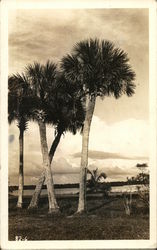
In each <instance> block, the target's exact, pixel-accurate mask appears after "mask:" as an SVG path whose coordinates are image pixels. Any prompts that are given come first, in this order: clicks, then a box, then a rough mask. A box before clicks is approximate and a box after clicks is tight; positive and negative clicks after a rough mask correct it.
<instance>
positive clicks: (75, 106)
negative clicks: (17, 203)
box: [28, 73, 85, 209]
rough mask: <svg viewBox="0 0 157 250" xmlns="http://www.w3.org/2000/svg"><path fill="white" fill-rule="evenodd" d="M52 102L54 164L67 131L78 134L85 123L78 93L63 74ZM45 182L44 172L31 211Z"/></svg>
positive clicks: (51, 151)
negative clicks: (54, 116)
mask: <svg viewBox="0 0 157 250" xmlns="http://www.w3.org/2000/svg"><path fill="white" fill-rule="evenodd" d="M51 102H54V103H53V105H54V106H55V111H56V114H57V122H56V124H55V125H56V128H55V139H54V141H53V142H52V145H51V147H50V150H49V161H50V164H51V163H52V160H53V157H54V154H55V152H56V149H57V147H58V145H59V142H60V139H61V136H62V135H63V134H65V133H66V132H67V131H69V132H71V133H73V134H74V135H75V134H76V132H77V131H79V130H81V129H82V126H83V121H84V116H85V115H84V107H83V105H82V103H81V101H80V99H78V97H77V91H76V89H75V88H72V86H70V84H69V83H68V82H67V81H66V79H65V77H64V75H63V74H61V73H60V74H58V77H57V80H56V85H55V89H53V93H52V99H51ZM44 181H45V171H43V172H42V174H41V176H40V178H39V180H38V183H37V185H36V188H35V191H34V194H33V196H32V199H31V202H30V205H29V207H28V208H29V209H32V208H37V206H38V200H39V197H40V193H41V190H42V186H43V184H44Z"/></svg>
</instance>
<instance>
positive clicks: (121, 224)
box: [1, 1, 156, 250]
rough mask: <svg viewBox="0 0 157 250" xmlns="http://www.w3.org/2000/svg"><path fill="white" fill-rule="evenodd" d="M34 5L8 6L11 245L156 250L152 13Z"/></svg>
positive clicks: (142, 9)
mask: <svg viewBox="0 0 157 250" xmlns="http://www.w3.org/2000/svg"><path fill="white" fill-rule="evenodd" d="M50 2H51V3H52V2H53V1H50ZM126 2H127V1H126ZM150 2H151V1H150ZM29 3H33V1H29ZM29 3H28V2H27V4H26V2H25V5H24V7H22V5H21V7H20V6H18V4H17V5H16V3H14V4H13V5H11V7H10V8H7V14H8V16H7V26H8V32H7V40H8V48H7V53H8V60H7V65H8V67H7V76H6V77H7V85H6V93H7V94H6V107H7V109H6V118H7V123H6V124H7V126H5V127H6V130H7V131H8V132H7V133H8V142H7V143H8V144H7V145H8V147H7V154H6V157H4V158H3V159H4V161H3V162H5V161H6V165H7V167H6V168H7V173H6V175H7V176H6V179H5V182H6V184H5V185H7V186H8V190H7V192H6V193H5V195H6V203H5V204H7V206H6V210H7V213H8V215H7V216H6V221H7V223H8V227H7V237H8V239H7V240H8V242H10V244H11V243H12V244H13V245H10V246H19V248H17V249H25V248H20V246H24V245H14V244H18V243H19V244H26V245H27V243H31V242H32V248H30V247H29V249H35V248H33V247H35V246H37V245H35V244H34V243H35V242H37V244H38V243H39V242H42V241H43V242H46V241H48V242H49V245H48V249H51V248H52V249H55V246H56V245H55V242H56V244H57V242H62V243H63V245H62V246H63V248H64V247H65V248H68V249H72V248H71V247H70V246H71V245H70V244H71V242H72V244H74V243H75V241H76V242H78V243H76V244H74V245H75V249H76V247H77V248H79V249H80V248H81V247H85V246H86V247H85V248H87V246H88V244H87V245H86V244H85V245H84V244H81V242H86V243H88V242H91V243H92V242H99V241H101V245H100V248H101V249H102V247H103V249H105V248H106V246H108V245H105V242H106V244H107V242H111V243H112V241H113V242H114V241H115V242H120V243H121V242H123V241H125V242H127V241H128V240H130V241H131V242H134V246H136V242H138V241H139V242H140V241H142V242H146V245H145V246H147V249H148V247H150V248H154V249H155V247H156V245H155V244H156V242H155V241H154V238H153V237H154V236H151V231H152V229H153V228H154V233H155V232H156V231H155V230H156V227H155V224H152V222H151V220H152V217H151V214H152V216H154V217H153V218H154V220H155V221H156V217H155V215H154V212H155V211H154V208H155V205H156V200H155V199H154V198H153V197H154V196H153V194H152V196H151V192H152V188H153V185H156V184H155V183H153V182H154V180H155V179H153V178H156V177H153V176H155V175H156V174H155V173H156V172H155V168H156V161H155V157H154V152H155V150H156V149H155V147H156V144H155V141H156V140H154V139H155V137H156V132H155V130H156V127H154V129H152V126H154V125H156V124H153V121H154V120H155V118H156V113H154V114H153V110H154V109H153V108H152V109H151V107H153V106H154V107H155V106H156V103H155V105H154V104H153V105H152V104H151V102H152V100H153V101H154V97H153V96H154V95H153V92H154V93H155V91H154V90H153V87H152V86H154V85H153V84H154V81H153V77H152V76H151V77H150V74H151V75H152V71H151V72H150V68H151V67H150V65H152V64H151V55H152V52H151V42H152V41H153V39H152V38H151V32H152V27H151V23H152V22H151V20H150V19H151V16H150V13H151V11H150V6H149V4H148V6H146V7H145V5H143V6H142V4H141V5H140V7H139V6H138V7H136V5H135V6H134V5H132V7H130V6H128V7H127V6H126V5H125V6H123V7H122V5H120V6H121V7H117V6H116V7H114V5H113V6H111V7H110V5H107V6H106V7H105V5H104V6H102V7H101V8H100V6H99V5H98V7H96V5H91V6H90V4H88V7H87V6H86V5H85V6H84V5H80V6H79V5H76V6H74V5H71V6H70V4H69V5H64V4H63V5H60V7H57V6H58V5H57V6H56V7H55V5H54V6H53V7H52V6H50V7H48V6H47V5H46V4H45V7H44V8H41V7H39V6H38V5H37V3H36V4H34V5H29ZM111 3H112V1H111ZM111 5H112V4H111ZM8 6H9V5H8ZM43 6H44V5H43ZM62 6H63V7H62ZM153 6H154V5H153ZM151 8H152V7H151ZM152 9H153V8H152ZM151 70H152V69H151ZM150 79H151V81H150ZM151 93H152V95H151ZM152 114H153V117H154V118H151V117H152ZM150 131H151V132H150ZM6 140H7V139H6ZM6 158H7V160H6ZM2 169H3V164H2ZM5 171H6V170H5ZM2 181H4V180H3V179H2V178H1V182H2ZM2 192H3V191H2ZM155 192H156V186H155V187H154V194H155ZM3 197H4V194H3ZM151 197H152V198H151ZM153 202H154V203H155V205H153ZM3 211H4V210H3ZM150 211H151V213H150ZM150 240H152V241H153V243H151V244H153V245H149V241H150ZM79 242H80V245H79ZM128 242H129V241H128ZM147 242H148V243H147ZM66 244H67V245H66ZM111 245H112V244H111ZM29 246H31V245H29ZM39 246H40V244H39ZM41 246H42V249H44V248H43V246H44V245H41ZM93 246H96V243H95V245H93ZM114 246H116V244H115V245H114ZM117 246H118V243H117ZM124 246H125V247H129V244H125V245H123V247H124ZM137 246H139V245H138V244H137ZM143 246H144V245H143ZM130 247H131V244H130ZM97 248H98V249H99V244H98V243H97ZM134 248H135V247H134ZM2 249H3V248H2ZM4 249H7V250H8V249H12V248H4ZM13 249H16V248H13ZM26 249H28V248H26ZM36 249H37V248H36ZM39 249H40V247H39ZM45 249H47V248H46V245H45ZM57 249H58V248H57ZM60 249H61V248H60ZM90 249H93V248H92V247H91V248H90Z"/></svg>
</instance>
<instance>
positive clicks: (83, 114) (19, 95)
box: [8, 39, 135, 213]
mask: <svg viewBox="0 0 157 250" xmlns="http://www.w3.org/2000/svg"><path fill="white" fill-rule="evenodd" d="M134 80H135V73H134V71H133V70H132V69H131V66H130V65H129V59H128V56H127V54H126V53H125V52H124V51H123V50H121V49H119V48H115V46H114V44H113V43H112V42H110V41H104V40H102V41H100V40H98V39H88V40H84V41H81V42H79V43H77V44H76V45H74V47H73V49H72V52H71V54H68V55H66V56H64V57H63V58H62V59H61V62H60V65H56V64H54V63H53V62H51V61H47V63H46V64H40V63H37V62H35V63H34V64H31V65H28V66H26V68H25V70H24V72H23V73H21V74H14V75H12V76H10V77H9V84H8V86H9V94H8V114H9V123H11V122H12V121H14V120H16V121H17V126H18V128H19V145H20V159H19V162H20V164H19V193H18V202H17V207H22V196H23V184H24V183H23V178H24V177H23V176H24V175H23V150H24V149H23V140H24V132H25V130H26V129H27V127H28V121H30V120H32V121H36V122H37V123H38V125H39V132H40V142H41V152H42V157H43V163H42V164H43V172H42V174H41V176H40V178H39V181H38V183H37V186H36V188H35V191H34V194H33V197H32V200H31V202H30V205H29V208H35V207H37V206H38V200H39V196H40V193H41V190H42V185H43V184H44V182H46V185H47V191H48V200H49V212H50V213H53V212H58V211H59V207H58V204H57V201H56V198H55V193H54V185H53V176H52V173H51V163H52V160H53V156H54V154H55V151H56V148H57V146H58V144H59V142H60V139H61V136H62V135H63V134H64V133H66V131H70V132H72V133H73V134H76V132H77V131H81V133H82V153H81V166H80V185H79V186H80V191H79V203H78V209H77V212H78V213H82V212H85V211H86V177H87V167H88V144H89V133H90V126H91V122H92V116H93V113H94V108H95V103H96V98H97V97H98V96H100V97H102V98H103V97H104V96H111V95H113V96H114V97H115V98H119V97H120V96H121V95H122V94H126V95H127V96H132V95H133V93H134V89H135V84H134ZM47 123H48V124H52V126H53V127H54V128H55V138H54V141H53V142H52V145H51V147H50V150H48V145H47V137H46V124H47Z"/></svg>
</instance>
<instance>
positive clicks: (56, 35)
mask: <svg viewBox="0 0 157 250" xmlns="http://www.w3.org/2000/svg"><path fill="white" fill-rule="evenodd" d="M148 32H149V30H148V10H147V9H75V10H73V9H66V10H61V9H60V10H55V9H49V10H43V9H42V10H35V9H33V10H24V9H23V10H16V11H15V10H12V11H10V12H9V74H12V73H16V72H22V70H23V69H24V67H25V66H26V65H27V64H28V63H33V62H34V61H38V62H41V63H44V62H46V61H47V60H48V59H50V60H53V61H54V62H57V63H58V62H59V61H60V59H61V58H62V56H64V55H65V54H67V53H70V51H71V50H72V47H73V45H74V44H75V43H76V42H78V41H80V40H83V39H86V38H95V37H97V38H100V39H106V40H111V41H113V42H114V43H115V46H118V47H120V48H122V49H123V50H124V51H126V52H127V53H128V56H129V58H130V64H131V65H132V68H133V69H134V71H135V73H136V93H135V95H134V96H133V97H131V98H128V97H126V96H123V97H122V98H120V99H119V100H115V99H114V98H105V99H104V100H103V101H102V100H100V99H98V100H97V102H96V108H95V112H94V117H93V121H92V128H91V132H90V143H89V150H90V152H89V167H90V168H91V169H94V168H96V167H98V168H99V169H100V171H104V172H106V173H107V176H108V181H109V180H125V179H126V177H127V176H132V175H135V174H136V173H137V170H136V167H135V165H136V163H140V162H141V163H143V162H148V160H149V143H148V142H149V112H148V111H149V100H148V96H149V93H148V92H149V81H148V80H149V72H148V56H149V51H148V48H149V44H148ZM9 129H10V137H9V173H10V182H11V183H12V184H17V175H18V129H17V127H16V124H12V125H11V126H10V128H9ZM47 135H48V143H49V146H50V145H51V142H52V140H53V138H54V137H53V136H54V131H53V128H52V127H50V126H49V127H48V128H47ZM80 151H81V136H80V135H79V134H77V135H76V136H72V135H71V134H68V133H67V134H66V135H65V136H64V137H63V138H62V140H61V143H60V145H59V147H58V149H57V152H56V155H55V158H54V162H53V164H52V171H53V172H54V180H55V182H56V183H63V182H78V172H79V166H80ZM41 163H42V159H41V151H40V141H39V133H38V126H37V125H36V124H30V125H29V129H28V131H27V132H26V134H25V166H24V168H25V182H26V184H28V183H36V180H37V177H38V176H39V175H40V173H41V171H42V166H41Z"/></svg>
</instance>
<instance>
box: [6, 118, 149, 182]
mask: <svg viewBox="0 0 157 250" xmlns="http://www.w3.org/2000/svg"><path fill="white" fill-rule="evenodd" d="M10 134H13V135H14V141H12V143H10V144H9V173H10V176H14V177H15V176H17V175H18V155H19V152H18V150H19V147H18V128H17V127H16V125H15V124H12V125H11V127H10ZM53 134H54V130H53V129H52V127H50V126H48V128H47V137H48V144H49V147H50V145H51V143H52V140H53ZM81 140H82V137H81V135H80V134H79V133H78V134H77V135H75V136H73V135H72V134H70V133H67V134H66V135H65V136H63V138H62V139H61V141H60V144H59V146H58V148H57V151H56V154H55V156H54V161H53V163H52V170H53V172H54V173H55V174H59V175H58V176H57V175H56V177H55V180H56V181H57V182H58V181H59V180H60V181H65V180H66V181H67V180H69V179H70V178H72V176H73V177H74V175H72V173H76V172H77V173H78V171H79V166H80V158H76V157H74V156H73V155H74V154H75V153H77V152H81ZM24 141H25V146H24V153H25V158H24V159H25V162H24V173H25V176H27V177H26V179H28V178H29V179H28V181H30V182H31V178H32V177H36V176H39V175H40V173H41V171H42V157H41V149H40V138H39V132H38V125H37V124H33V123H30V125H29V129H28V131H26V133H25V140H24ZM89 149H90V150H96V151H103V152H110V153H119V154H121V155H123V156H129V157H135V156H137V158H138V156H139V157H140V156H143V157H148V156H149V125H148V123H147V122H146V121H142V120H135V119H130V120H125V121H121V122H118V123H114V124H112V125H110V126H109V125H107V124H106V123H105V122H103V121H102V120H100V119H99V118H98V117H96V116H94V117H93V121H92V125H91V131H90V142H89ZM88 162H89V165H90V166H96V167H98V168H100V169H103V170H104V171H106V172H107V173H108V177H109V175H110V177H109V178H111V179H113V178H114V175H115V178H116V176H118V177H119V178H123V177H124V176H125V177H126V175H129V174H130V175H131V174H134V173H135V172H136V171H135V170H134V168H135V165H136V163H137V162H138V163H140V162H141V163H142V162H143V161H142V160H138V159H137V160H136V159H133V160H129V159H115V157H113V158H112V156H111V159H99V158H98V159H94V158H93V159H92V158H89V160H88ZM119 170H121V171H122V172H123V174H122V172H121V173H119ZM111 172H112V174H111ZM114 172H115V174H114ZM61 173H63V175H61ZM64 173H69V177H68V175H64ZM118 173H119V174H118ZM70 176H71V177H70ZM16 180H17V178H16ZM75 180H76V176H75ZM60 181H59V182H60ZM71 181H72V179H71Z"/></svg>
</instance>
